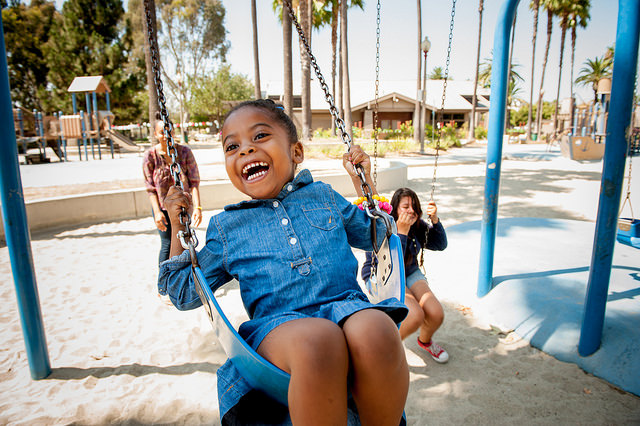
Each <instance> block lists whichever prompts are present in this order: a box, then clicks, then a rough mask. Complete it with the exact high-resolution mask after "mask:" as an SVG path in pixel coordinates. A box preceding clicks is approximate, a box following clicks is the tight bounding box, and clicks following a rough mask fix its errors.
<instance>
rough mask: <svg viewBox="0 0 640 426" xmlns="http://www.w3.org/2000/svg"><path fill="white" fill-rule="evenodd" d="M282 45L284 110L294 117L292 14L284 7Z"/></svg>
mask: <svg viewBox="0 0 640 426" xmlns="http://www.w3.org/2000/svg"><path fill="white" fill-rule="evenodd" d="M282 40H283V43H282V46H283V52H282V53H283V55H282V57H283V59H284V100H283V101H284V102H283V104H284V111H285V112H286V113H287V115H288V116H289V117H291V119H293V63H292V56H293V55H292V50H291V49H292V47H291V16H289V12H288V10H287V9H286V8H285V7H283V8H282Z"/></svg>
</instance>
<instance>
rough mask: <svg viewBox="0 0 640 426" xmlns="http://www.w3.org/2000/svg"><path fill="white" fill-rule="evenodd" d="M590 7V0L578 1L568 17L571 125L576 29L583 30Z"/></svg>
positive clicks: (571, 118)
mask: <svg viewBox="0 0 640 426" xmlns="http://www.w3.org/2000/svg"><path fill="white" fill-rule="evenodd" d="M590 7H591V4H590V0H578V1H576V2H574V3H573V5H572V6H571V13H570V15H569V28H571V72H570V76H571V78H570V79H569V81H570V85H571V91H570V93H571V117H570V119H569V122H570V123H572V124H571V125H573V110H574V104H573V103H574V98H575V96H574V94H573V69H574V64H575V59H576V38H577V33H576V29H577V27H578V26H580V27H582V28H585V27H586V26H587V21H588V20H589V19H590V18H591V16H590V15H589V8H590Z"/></svg>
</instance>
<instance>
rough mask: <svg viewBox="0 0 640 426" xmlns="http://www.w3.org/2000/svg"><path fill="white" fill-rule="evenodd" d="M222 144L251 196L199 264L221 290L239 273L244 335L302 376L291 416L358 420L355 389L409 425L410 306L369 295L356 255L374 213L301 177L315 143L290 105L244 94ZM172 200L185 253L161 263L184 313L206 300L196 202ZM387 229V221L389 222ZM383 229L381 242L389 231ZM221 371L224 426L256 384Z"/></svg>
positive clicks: (355, 152) (368, 407) (218, 225)
mask: <svg viewBox="0 0 640 426" xmlns="http://www.w3.org/2000/svg"><path fill="white" fill-rule="evenodd" d="M222 147H223V152H224V156H225V166H226V170H227V174H228V175H229V179H230V180H231V182H232V183H233V185H234V186H235V187H236V188H237V189H238V190H240V191H241V192H243V193H244V194H246V195H248V196H249V197H251V200H248V201H243V202H241V203H238V204H235V205H230V206H226V207H225V209H224V211H223V212H222V213H220V214H218V215H216V216H214V217H213V218H212V219H211V221H210V223H209V227H208V229H207V236H206V243H205V246H204V247H203V248H202V250H200V252H199V253H198V262H199V264H200V268H201V269H202V272H203V273H204V275H205V277H206V279H207V282H208V283H209V285H210V286H211V288H212V289H213V290H215V289H216V288H218V287H219V286H221V285H223V284H225V283H226V282H228V281H229V280H231V279H232V278H236V279H237V280H238V281H239V283H240V292H241V295H242V300H243V303H244V305H245V308H246V310H247V313H248V314H249V318H250V320H249V321H247V322H245V323H244V324H242V325H241V326H240V329H239V333H240V335H241V336H242V337H243V338H244V339H245V340H246V341H247V343H248V344H249V345H250V346H251V347H253V348H254V349H255V350H256V351H257V352H258V353H259V354H260V355H262V356H263V357H265V358H266V359H267V360H269V361H270V362H271V363H273V364H274V365H276V366H277V367H279V368H281V369H282V370H284V371H286V372H287V373H289V374H291V381H290V385H289V394H288V402H289V415H290V418H291V421H292V422H293V424H346V422H347V400H348V393H349V391H350V393H351V395H352V396H353V400H354V402H355V404H356V407H357V411H358V413H359V417H360V421H361V423H362V424H363V425H373V424H375V425H398V424H400V422H401V418H402V413H403V409H404V405H405V401H406V397H407V393H408V388H409V371H408V366H407V362H406V358H405V353H404V348H403V346H402V342H401V340H400V335H399V334H398V330H397V324H398V323H399V322H400V321H402V320H403V319H404V317H405V316H406V314H407V308H406V307H405V306H404V305H403V304H402V303H400V302H399V301H398V300H396V299H388V300H386V301H384V302H382V303H380V304H377V305H373V304H371V303H370V302H369V301H368V299H367V296H366V295H365V294H364V293H363V292H362V291H361V289H360V287H359V285H358V283H357V279H356V276H357V268H358V262H357V260H356V258H355V256H354V255H353V253H352V251H351V247H358V248H360V249H364V250H372V242H371V225H372V222H371V219H370V218H369V217H368V216H367V214H366V213H364V212H362V211H361V210H359V209H358V208H357V206H354V205H353V204H351V203H350V202H348V201H347V200H345V199H344V198H343V197H342V196H341V195H340V194H338V193H337V192H335V191H334V190H333V189H332V188H331V187H330V186H329V185H327V184H324V183H322V182H314V181H313V178H312V177H311V174H310V172H309V171H308V170H302V171H300V172H299V173H298V174H297V175H296V174H295V170H296V168H297V165H298V164H300V163H301V162H302V161H303V159H304V151H303V146H302V144H301V143H300V142H299V141H298V138H297V132H296V128H295V125H294V124H293V122H292V121H291V119H290V118H289V117H288V116H287V115H286V114H285V113H284V110H283V108H282V106H280V105H277V104H275V103H274V102H272V101H270V100H257V101H247V102H243V103H241V104H240V105H238V106H237V107H235V108H234V109H233V110H232V111H231V112H229V114H228V115H227V117H226V119H225V122H224V125H223V128H222ZM347 161H349V162H351V163H353V164H361V165H362V166H363V167H364V170H365V174H366V180H367V182H368V183H369V184H370V185H371V186H372V188H373V183H372V180H371V177H370V163H369V158H368V156H367V155H366V154H365V153H364V152H363V151H362V150H361V149H360V148H359V147H358V146H352V147H351V151H350V153H348V154H345V157H344V158H343V162H347ZM348 169H349V168H348ZM349 173H350V174H351V175H352V177H353V176H354V173H355V172H354V171H353V169H352V168H351V169H350V171H349ZM165 205H166V206H167V209H168V211H169V217H170V220H171V226H172V229H173V230H174V232H173V235H172V243H171V255H172V256H177V257H173V258H172V259H170V260H168V261H167V262H164V263H162V264H161V267H160V277H159V280H158V289H159V291H160V293H163V294H164V293H168V294H169V297H170V298H171V301H172V302H173V303H174V305H175V306H176V307H177V308H178V309H181V310H186V309H194V308H197V307H198V306H200V305H201V302H200V299H199V297H198V295H197V293H196V291H195V288H194V284H193V279H192V278H191V260H190V255H189V251H183V250H182V248H181V246H180V243H179V241H178V239H177V237H176V234H175V232H177V231H179V230H180V229H183V227H182V225H180V221H179V213H180V211H181V209H182V208H185V209H187V211H190V210H191V209H192V203H191V197H190V196H189V194H187V193H184V192H182V191H180V190H179V189H178V188H175V187H173V188H172V189H171V190H170V191H169V193H168V195H167V198H166V199H165ZM377 226H378V227H381V228H379V229H384V223H383V221H381V220H379V221H378V223H377ZM378 235H379V236H380V241H379V242H378V244H380V243H381V242H382V239H383V238H384V232H382V231H381V232H379V233H378ZM217 375H218V398H219V403H220V418H221V421H222V423H223V424H227V423H229V422H232V421H236V422H239V423H240V424H242V420H238V419H237V417H236V418H233V417H234V416H237V415H241V414H242V413H239V412H240V411H242V412H245V411H249V410H233V409H232V408H233V407H235V406H236V405H237V404H238V403H239V402H241V400H242V398H243V397H245V396H248V395H250V391H251V389H250V387H249V386H248V384H247V383H246V382H245V381H244V379H243V378H242V377H241V376H240V375H239V373H238V372H237V370H236V369H235V368H234V367H233V364H231V363H230V361H229V360H227V362H226V363H225V364H224V365H223V366H222V367H220V368H219V369H218V372H217ZM254 392H255V391H254ZM254 411H255V407H254Z"/></svg>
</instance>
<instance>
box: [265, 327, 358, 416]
mask: <svg viewBox="0 0 640 426" xmlns="http://www.w3.org/2000/svg"><path fill="white" fill-rule="evenodd" d="M258 353H259V354H260V355H262V356H263V357H265V358H266V359H268V360H269V361H270V362H271V363H273V364H274V365H276V366H278V367H279V368H281V369H282V370H284V371H286V372H287V373H289V374H291V381H290V383H289V413H290V415H291V420H292V422H293V424H300V425H346V424H347V373H348V369H349V353H348V350H347V343H346V340H345V337H344V333H343V332H342V329H341V328H340V327H339V326H337V325H336V324H334V323H333V322H331V321H328V320H325V319H319V318H303V319H297V320H293V321H289V322H286V323H284V324H282V325H280V326H278V327H276V328H275V329H274V330H272V331H271V332H270V333H269V334H268V335H267V337H265V338H264V340H263V341H262V343H260V346H259V347H258Z"/></svg>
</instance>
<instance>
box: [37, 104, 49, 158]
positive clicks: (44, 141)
mask: <svg viewBox="0 0 640 426" xmlns="http://www.w3.org/2000/svg"><path fill="white" fill-rule="evenodd" d="M36 116H37V117H38V120H37V123H38V134H39V135H40V141H41V142H42V158H43V159H44V160H46V159H47V138H46V136H45V134H44V116H43V115H42V112H38V113H37V114H36Z"/></svg>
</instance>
